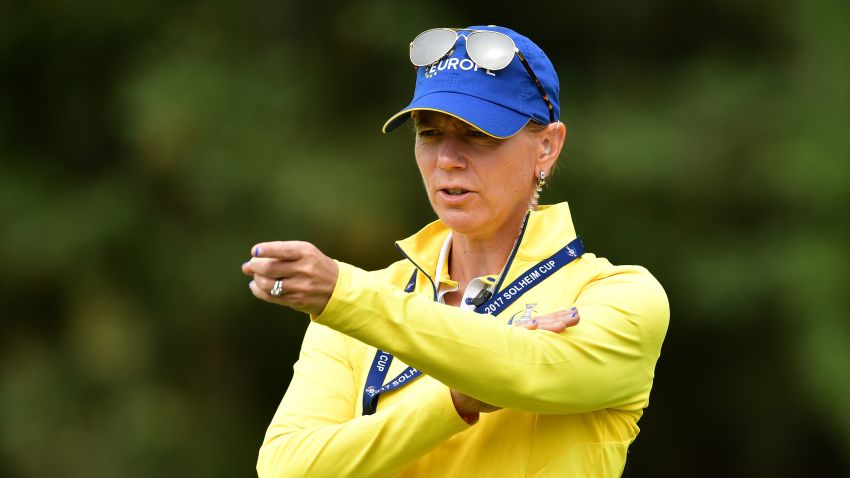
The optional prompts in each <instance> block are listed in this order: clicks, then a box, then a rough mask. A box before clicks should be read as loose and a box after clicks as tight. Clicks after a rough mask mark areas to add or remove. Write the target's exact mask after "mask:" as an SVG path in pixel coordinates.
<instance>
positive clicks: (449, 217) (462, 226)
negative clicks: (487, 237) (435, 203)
mask: <svg viewBox="0 0 850 478" xmlns="http://www.w3.org/2000/svg"><path fill="white" fill-rule="evenodd" d="M437 215H438V216H439V217H440V220H441V221H443V224H445V225H446V226H447V227H448V228H449V229H451V230H452V231H454V232H456V233H460V234H474V233H476V232H480V231H481V230H482V229H483V228H484V227H485V226H486V225H487V221H486V220H485V219H484V218H483V217H482V215H481V214H480V213H476V212H473V211H468V210H465V209H456V208H445V209H442V210H440V211H437Z"/></svg>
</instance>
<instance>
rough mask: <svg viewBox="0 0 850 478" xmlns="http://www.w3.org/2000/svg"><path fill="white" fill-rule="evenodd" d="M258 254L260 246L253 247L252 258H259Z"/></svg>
mask: <svg viewBox="0 0 850 478" xmlns="http://www.w3.org/2000/svg"><path fill="white" fill-rule="evenodd" d="M260 252H262V249H260V246H257V247H255V248H254V257H259V256H260Z"/></svg>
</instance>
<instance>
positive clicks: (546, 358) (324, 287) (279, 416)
mask: <svg viewBox="0 0 850 478" xmlns="http://www.w3.org/2000/svg"><path fill="white" fill-rule="evenodd" d="M411 61H412V62H413V63H414V65H416V66H417V68H418V71H417V81H416V90H415V92H414V98H413V101H412V102H411V103H410V104H409V105H408V106H407V107H406V108H405V109H403V110H402V111H401V112H400V113H398V114H396V115H395V116H393V117H392V118H390V120H389V121H388V122H387V124H386V125H385V126H384V130H385V131H389V130H391V129H393V128H395V127H397V126H398V125H400V124H401V123H403V122H404V121H405V120H407V119H408V118H409V117H412V118H413V121H414V124H415V130H416V145H415V150H414V152H415V156H416V162H417V165H418V166H419V169H420V172H421V173H422V178H423V180H424V183H425V189H426V191H427V194H428V199H429V200H430V202H431V205H432V206H433V208H434V210H435V212H436V213H437V216H438V217H439V220H438V221H436V222H434V223H432V224H429V225H427V226H426V227H425V228H424V229H422V230H421V231H419V232H418V233H417V234H415V235H413V236H411V237H410V238H407V239H405V240H403V241H400V242H398V243H397V244H396V245H397V247H398V249H399V251H400V252H401V254H402V256H403V259H402V260H400V261H398V262H396V263H394V264H392V265H391V266H389V267H388V268H386V269H384V270H381V271H375V272H366V271H363V270H360V269H358V268H356V267H354V266H351V265H348V264H344V263H341V262H337V261H334V260H332V259H330V258H328V257H326V256H325V255H323V254H322V253H321V252H320V251H319V250H318V249H317V248H316V247H314V246H313V245H311V244H309V243H305V242H292V241H290V242H266V243H260V244H257V245H255V246H254V247H253V248H252V256H253V257H252V258H251V260H250V261H249V262H247V263H246V264H245V265H243V267H242V270H243V272H244V273H245V274H247V275H250V276H252V277H253V280H252V281H251V283H250V287H251V291H252V292H253V293H254V295H255V296H257V297H258V298H260V299H263V300H266V301H269V302H272V303H275V304H279V305H284V306H288V307H292V308H294V309H296V310H299V311H303V312H305V313H308V314H310V315H311V319H312V322H311V324H310V326H309V327H308V330H307V333H306V336H305V338H304V343H303V346H302V349H301V355H300V358H299V360H298V362H297V363H296V364H295V371H294V375H293V379H292V382H291V384H290V386H289V388H288V390H287V392H286V394H285V396H284V397H283V400H282V402H281V404H280V407H279V409H278V411H277V413H276V414H275V416H274V418H273V420H272V423H271V425H270V427H269V429H268V432H267V434H266V438H265V441H264V443H263V446H262V448H261V450H260V456H259V461H258V465H257V469H258V471H259V474H260V475H261V476H308V475H309V476H386V475H402V476H488V477H492V476H541V477H542V476H619V475H620V473H621V472H622V470H623V466H624V463H625V459H626V452H627V449H628V446H629V444H630V443H631V442H632V441H633V440H634V438H635V436H636V435H637V432H638V427H637V421H638V419H639V418H640V416H641V414H642V411H643V409H644V408H645V407H646V406H647V403H648V397H649V390H650V388H651V385H652V379H653V375H654V369H655V363H656V361H657V359H658V356H659V352H660V348H661V343H662V341H663V338H664V335H665V333H666V329H667V322H668V317H669V310H668V305H667V299H666V296H665V294H664V291H663V289H662V288H661V286H660V285H659V284H658V282H657V281H656V280H655V279H654V278H653V277H652V276H651V275H650V274H649V272H647V271H646V270H645V269H643V268H641V267H637V266H613V265H611V264H610V263H609V262H608V261H607V260H605V259H602V258H597V257H595V256H594V255H593V254H589V253H588V254H584V253H583V247H582V244H581V241H580V240H578V239H577V238H576V234H575V231H574V229H573V225H572V221H571V219H570V213H569V210H568V208H567V205H566V204H558V205H554V206H549V207H537V204H536V198H537V193H538V192H539V191H540V189H541V188H542V186H543V184H544V183H545V179H546V178H547V177H548V176H549V175H550V173H551V171H552V168H553V167H554V165H555V162H556V161H557V159H558V156H559V154H560V152H561V148H562V146H563V141H564V136H565V127H564V125H563V124H562V123H561V122H560V121H558V117H559V113H560V108H559V101H558V88H559V86H558V78H557V75H556V74H555V71H554V68H553V67H552V64H551V62H550V61H549V59H548V58H547V57H546V55H545V54H544V53H543V52H542V51H541V50H540V49H539V48H538V47H537V46H536V45H535V44H534V43H532V42H531V41H530V40H529V39H527V38H525V37H524V36H521V35H519V34H517V33H516V32H513V31H511V30H508V29H506V28H500V27H470V28H469V29H464V30H457V31H456V30H451V29H435V30H429V31H427V32H424V33H422V34H420V35H419V36H418V37H417V38H416V39H415V40H414V41H413V43H411ZM577 311H580V312H581V324H579V325H577V326H575V327H571V326H573V325H576V322H577V320H578V312H577ZM517 324H519V325H521V327H516V326H514V325H517Z"/></svg>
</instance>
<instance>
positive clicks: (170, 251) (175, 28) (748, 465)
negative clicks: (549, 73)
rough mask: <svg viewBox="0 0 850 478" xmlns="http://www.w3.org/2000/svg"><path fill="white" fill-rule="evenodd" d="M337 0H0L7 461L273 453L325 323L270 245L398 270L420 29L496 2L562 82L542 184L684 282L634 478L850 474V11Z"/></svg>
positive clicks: (146, 472)
mask: <svg viewBox="0 0 850 478" xmlns="http://www.w3.org/2000/svg"><path fill="white" fill-rule="evenodd" d="M318 5H319V4H312V3H310V2H294V1H286V0H283V1H279V2H274V3H267V2H258V1H248V2H201V1H191V0H190V1H186V2H179V3H174V2H164V1H152V0H149V1H139V0H127V1H124V2H107V1H89V2H85V4H82V3H77V2H58V1H49V0H48V1H40V2H20V1H10V2H3V3H2V4H0V227H2V232H0V268H2V271H3V272H2V275H0V281H2V282H0V283H1V284H2V287H0V294H2V313H1V314H2V317H3V319H2V332H0V475H2V476H4V477H45V476H75V477H76V476H86V477H116V476H121V477H151V476H185V477H189V476H204V477H211V476H221V477H233V476H251V475H253V474H254V463H255V459H256V454H257V450H258V447H259V445H260V441H261V439H262V436H263V433H264V431H265V427H266V425H267V423H268V422H269V420H270V419H271V416H272V414H273V412H274V409H275V407H276V406H277V402H278V400H279V399H280V397H281V395H282V393H283V391H284V389H285V387H286V384H287V383H288V381H289V377H290V374H291V365H292V363H293V362H294V360H295V358H296V356H297V351H298V348H299V345H300V341H301V337H302V334H303V330H304V329H305V327H306V325H307V319H306V318H305V317H303V316H299V315H298V314H294V313H290V312H288V311H287V310H284V309H282V308H276V307H273V306H271V305H269V304H266V303H263V302H260V301H257V300H255V299H254V298H253V297H252V296H251V294H250V293H249V291H248V288H247V283H248V279H247V278H246V277H244V276H243V275H242V274H241V273H240V271H239V266H240V264H241V263H242V262H243V261H244V260H246V259H247V257H248V252H249V248H250V246H251V245H252V244H253V243H255V242H258V241H262V240H274V239H303V240H309V241H311V242H314V243H315V244H317V245H318V246H319V247H320V248H321V249H322V250H323V251H325V252H326V253H327V254H329V255H331V256H332V257H335V258H338V259H340V260H343V261H346V262H350V263H353V264H356V265H358V266H361V267H364V268H377V267H381V266H383V265H386V264H388V263H389V262H391V261H394V260H396V259H397V258H398V256H397V253H396V251H395V250H394V248H393V245H392V243H393V241H394V240H396V239H398V238H401V237H405V236H407V235H409V234H411V233H413V232H415V231H416V230H418V228H419V227H420V226H422V225H423V224H424V223H425V222H427V221H430V220H432V218H433V212H431V210H430V208H429V206H428V203H427V200H426V198H425V195H424V191H423V190H422V188H421V186H420V179H419V177H418V173H417V171H416V167H415V164H414V161H413V154H412V141H413V138H412V134H411V133H410V132H408V131H404V130H401V131H398V132H395V133H394V134H391V135H382V134H380V132H379V127H380V126H381V125H382V124H383V121H384V120H385V119H386V118H387V117H388V116H389V115H390V114H391V113H394V112H395V111H397V110H398V109H399V108H400V107H402V106H403V105H404V104H406V102H407V101H408V100H409V99H410V96H411V94H412V86H413V74H414V73H413V68H412V67H411V66H410V65H409V63H408V60H407V56H406V55H407V44H408V42H409V41H410V40H411V39H412V38H413V37H414V36H415V35H416V34H417V33H419V32H420V31H423V30H425V29H427V28H430V27H434V26H464V25H469V24H475V23H494V24H502V25H506V26H510V27H512V28H514V29H516V30H518V31H520V32H523V33H525V34H526V35H528V36H530V37H531V38H532V39H533V40H535V41H536V42H537V43H538V44H539V45H540V46H541V47H542V48H543V49H544V50H545V51H547V52H548V53H549V55H550V57H551V58H552V60H553V63H554V64H555V66H556V69H557V70H558V72H559V74H560V77H561V104H562V111H563V114H562V119H563V121H564V122H565V123H566V124H567V128H568V138H567V140H568V141H567V145H566V149H565V152H564V153H563V156H562V158H561V165H560V169H559V171H558V174H557V175H556V177H555V178H554V180H553V181H551V182H550V186H551V187H550V188H548V190H547V191H546V192H545V193H544V196H543V202H550V203H551V202H559V201H564V200H567V201H570V203H571V207H572V210H573V213H574V219H575V223H576V226H577V229H578V231H579V233H580V234H581V235H582V236H583V237H584V239H585V243H586V244H587V245H588V248H589V250H591V251H593V252H596V253H597V254H599V255H601V256H605V257H608V258H610V259H611V260H612V261H613V262H615V263H621V264H632V263H636V264H641V265H644V266H646V267H648V268H649V269H650V270H651V271H652V272H653V273H655V275H656V276H657V277H658V278H659V279H660V281H661V282H662V284H663V285H664V286H665V288H666V290H667V292H668V295H669V297H670V302H671V308H672V318H671V322H670V329H669V333H668V335H667V339H666V342H665V345H664V348H663V350H662V356H661V360H660V362H659V364H658V368H657V376H656V382H655V386H654V390H653V394H652V401H651V406H650V408H649V409H648V410H647V412H646V413H645V415H644V418H643V419H642V420H641V422H640V425H641V427H642V432H641V434H640V436H639V437H638V439H637V441H636V443H635V444H634V445H633V446H632V462H633V464H632V467H633V476H696V477H699V476H706V477H707V476H850V398H848V394H849V393H850V325H848V320H847V310H848V305H850V304H848V302H849V300H848V297H850V294H848V292H847V289H844V287H847V279H848V277H847V270H848V265H850V260H848V259H850V258H848V255H850V251H848V246H847V244H848V243H849V242H850V225H848V221H847V216H848V212H847V211H848V205H849V204H850V200H848V199H850V198H848V196H850V161H848V160H850V157H848V156H850V155H848V152H850V134H848V133H847V131H846V129H847V127H848V125H850V87H849V86H848V85H850V56H848V55H847V50H848V46H850V29H849V28H848V26H847V25H848V20H850V3H848V2H846V1H842V0H823V1H815V2H806V1H803V0H797V1H789V0H786V1H779V2H776V1H768V0H748V1H743V2H741V1H734V0H712V1H707V2H706V1H700V2H679V1H674V0H650V1H646V2H631V1H626V0H603V1H602V2H559V3H555V2H553V3H551V4H542V3H541V4H522V3H516V2H499V1H487V2H483V1H476V0H467V1H464V2H449V1H443V0H438V1H433V2H430V3H416V2H411V3H407V2H393V1H389V0H368V1H354V2H345V3H336V4H334V3H323V4H321V5H322V8H318ZM842 291H843V292H842Z"/></svg>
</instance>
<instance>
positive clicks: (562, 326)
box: [451, 307, 580, 425]
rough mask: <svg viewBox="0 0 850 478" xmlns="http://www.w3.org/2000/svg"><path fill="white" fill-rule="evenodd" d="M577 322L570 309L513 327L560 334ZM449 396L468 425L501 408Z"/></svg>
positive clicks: (575, 312)
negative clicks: (479, 417) (480, 414)
mask: <svg viewBox="0 0 850 478" xmlns="http://www.w3.org/2000/svg"><path fill="white" fill-rule="evenodd" d="M579 320H580V317H579V313H578V309H576V308H575V307H573V308H571V309H567V310H559V311H557V312H552V313H551V314H546V315H541V316H538V317H536V318H535V319H533V320H531V321H527V320H515V321H514V324H513V326H514V327H525V328H526V329H529V330H547V331H549V332H555V333H556V334H560V333H561V332H563V331H565V330H567V327H572V326H574V325H576V324H578V322H579ZM451 394H452V403H454V406H455V410H457V413H458V415H460V416H461V418H463V420H464V421H465V422H467V423H469V424H470V425H471V424H473V423H475V422H477V421H478V414H479V413H489V412H495V411H496V410H500V409H501V407H497V406H495V405H490V404H489V403H484V402H482V401H481V400H478V399H476V398H472V397H470V396H469V395H465V394H463V393H461V392H458V391H457V390H455V389H451Z"/></svg>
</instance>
